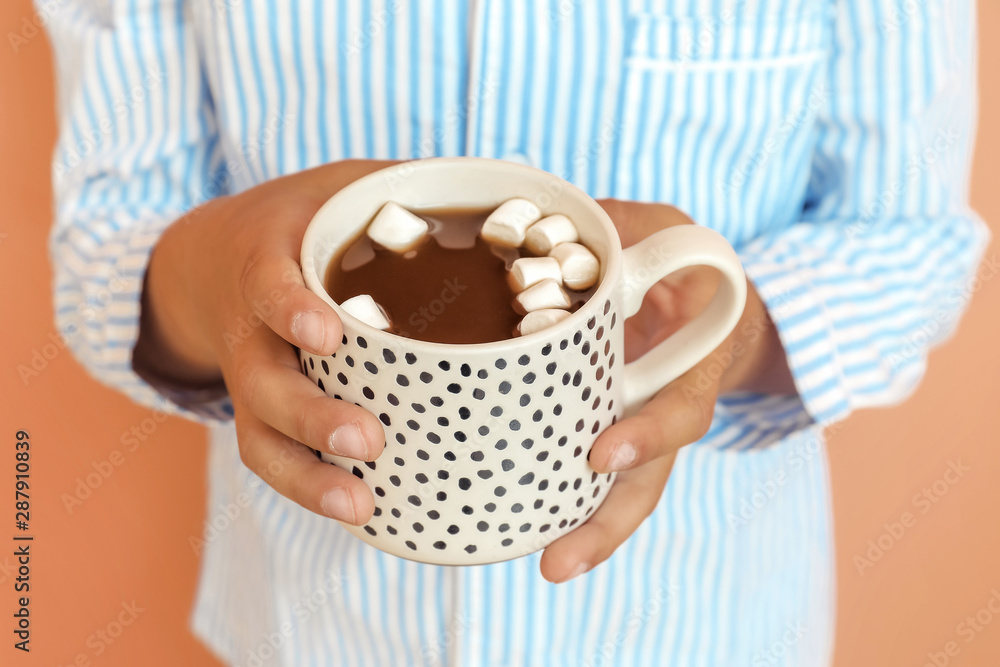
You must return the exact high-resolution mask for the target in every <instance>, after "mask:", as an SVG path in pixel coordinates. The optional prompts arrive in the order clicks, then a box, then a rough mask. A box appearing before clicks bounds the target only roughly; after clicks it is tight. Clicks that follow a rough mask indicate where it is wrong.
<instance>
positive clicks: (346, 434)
mask: <svg viewBox="0 0 1000 667" xmlns="http://www.w3.org/2000/svg"><path fill="white" fill-rule="evenodd" d="M330 451H331V452H333V453H334V454H336V455H337V456H349V457H350V458H352V459H362V460H364V459H366V458H367V457H368V443H367V442H365V437H364V436H363V435H361V429H360V428H358V425H357V424H356V423H354V422H351V423H350V424H344V425H343V426H340V427H338V428H337V430H336V431H334V432H333V433H332V434H330Z"/></svg>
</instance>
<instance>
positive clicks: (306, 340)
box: [292, 312, 326, 352]
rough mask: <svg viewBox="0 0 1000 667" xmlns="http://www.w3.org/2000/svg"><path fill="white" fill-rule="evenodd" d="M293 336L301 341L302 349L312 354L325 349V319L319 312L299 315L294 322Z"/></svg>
mask: <svg viewBox="0 0 1000 667" xmlns="http://www.w3.org/2000/svg"><path fill="white" fill-rule="evenodd" d="M292 334H293V335H294V336H295V337H296V338H297V339H298V340H299V342H300V343H301V344H302V347H305V348H308V349H309V350H310V351H312V352H318V351H319V350H320V349H322V348H323V342H324V341H325V340H326V327H324V326H323V318H322V317H321V316H320V314H319V313H317V312H309V313H298V314H297V315H296V316H295V319H293V320H292Z"/></svg>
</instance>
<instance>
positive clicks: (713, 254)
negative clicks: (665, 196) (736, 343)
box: [621, 225, 747, 416]
mask: <svg viewBox="0 0 1000 667" xmlns="http://www.w3.org/2000/svg"><path fill="white" fill-rule="evenodd" d="M622 259H623V263H624V269H623V271H622V282H621V285H622V292H623V299H622V304H623V309H624V315H625V317H626V318H628V317H632V316H633V315H635V314H636V313H637V312H639V308H640V307H641V306H642V299H643V297H644V296H645V295H646V292H647V291H649V289H650V288H651V287H652V286H653V285H655V284H656V283H657V282H659V281H660V280H661V279H662V278H665V277H666V276H668V275H669V274H671V273H673V272H674V271H677V270H678V269H683V268H685V267H688V266H698V265H701V266H712V267H715V268H716V269H718V270H719V271H720V272H721V274H722V280H721V281H720V282H719V288H718V290H717V291H716V293H715V296H714V297H713V298H712V301H711V302H710V303H709V304H708V306H707V307H706V308H705V310H704V311H702V312H701V314H699V315H698V316H697V317H695V318H694V319H693V320H691V321H690V322H688V323H687V324H685V325H684V326H683V327H681V328H680V329H679V330H678V331H676V332H674V333H673V334H672V335H671V336H670V337H669V338H667V339H666V340H664V341H662V342H660V343H659V344H657V345H656V346H655V347H653V348H652V349H651V350H649V351H648V352H646V353H645V354H644V355H642V356H641V357H639V358H638V359H636V360H634V361H632V362H631V363H629V364H626V365H625V383H624V384H625V386H624V394H625V416H628V415H630V414H633V413H634V412H636V411H637V410H638V409H639V408H640V407H642V405H643V404H644V403H646V401H648V400H649V399H650V398H652V397H653V395H654V394H656V392H658V391H659V390H660V389H662V388H663V387H664V386H666V385H667V384H669V383H670V382H673V381H674V380H676V379H677V378H678V377H680V376H681V375H682V374H684V373H685V372H687V371H688V370H690V369H691V368H692V367H693V366H694V365H695V364H697V363H698V362H699V361H701V360H702V359H704V358H705V357H707V356H708V355H709V354H711V353H712V351H713V350H714V349H715V348H716V347H718V346H719V345H721V344H722V341H724V340H725V339H726V336H728V335H729V333H730V332H731V331H732V330H733V328H735V326H736V324H737V322H739V320H740V316H741V315H742V314H743V307H744V305H745V304H746V298H747V284H746V274H744V272H743V265H742V264H741V263H740V259H739V257H738V256H737V255H736V251H735V250H733V248H732V246H730V245H729V243H728V242H727V241H726V239H725V238H724V237H723V236H722V234H719V233H718V232H716V231H715V230H713V229H709V228H707V227H699V226H696V225H678V226H676V227H668V228H667V229H663V230H660V231H658V232H656V233H655V234H653V235H652V236H649V237H647V238H645V239H643V240H642V241H640V242H639V243H636V244H635V245H632V246H629V247H628V248H626V249H625V250H624V251H622Z"/></svg>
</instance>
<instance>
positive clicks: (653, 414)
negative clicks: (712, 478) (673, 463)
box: [589, 362, 718, 472]
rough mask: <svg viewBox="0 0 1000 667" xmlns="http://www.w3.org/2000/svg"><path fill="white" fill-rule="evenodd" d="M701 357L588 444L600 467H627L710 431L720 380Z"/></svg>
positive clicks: (592, 458) (592, 461)
mask: <svg viewBox="0 0 1000 667" xmlns="http://www.w3.org/2000/svg"><path fill="white" fill-rule="evenodd" d="M705 366H706V362H702V363H700V364H698V365H697V366H695V367H694V368H692V369H691V370H689V371H688V372H687V373H685V374H684V375H682V376H681V377H679V378H677V379H676V380H674V381H673V382H671V383H670V384H669V385H667V386H666V387H664V388H663V389H661V390H660V391H659V392H658V393H657V394H656V395H655V396H654V397H653V398H652V399H650V400H649V402H648V403H646V405H644V406H643V407H642V409H641V410H639V412H638V413H637V414H636V415H634V416H632V417H629V418H628V419H623V420H622V421H620V422H618V423H617V424H614V425H613V426H610V427H608V428H607V429H605V430H604V432H603V433H601V435H600V436H598V438H597V440H596V441H595V442H594V446H593V447H592V448H591V450H590V455H589V460H590V465H591V466H593V468H594V470H596V471H598V472H612V471H621V470H628V469H630V468H636V467H639V466H642V465H645V464H647V463H648V462H650V461H653V460H655V459H657V458H659V457H663V456H668V455H672V454H675V453H676V452H677V450H678V449H680V448H681V447H683V446H684V445H688V444H691V443H692V442H696V441H698V440H700V439H701V438H702V437H704V436H705V434H706V433H708V429H709V427H711V425H712V414H713V413H714V411H715V399H716V396H717V394H718V381H717V380H715V379H712V378H711V376H710V375H709V374H708V372H707V370H706V367H705Z"/></svg>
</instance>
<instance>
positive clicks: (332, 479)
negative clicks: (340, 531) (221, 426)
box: [236, 410, 375, 525]
mask: <svg viewBox="0 0 1000 667" xmlns="http://www.w3.org/2000/svg"><path fill="white" fill-rule="evenodd" d="M236 437H237V442H238V443H239V449H240V458H241V459H242V461H243V463H244V465H246V467H247V468H249V469H250V470H252V471H253V472H255V473H256V474H257V475H258V476H259V477H260V478H261V479H263V480H264V481H265V482H267V484H269V485H270V486H271V487H272V488H273V489H274V490H275V491H277V492H278V493H280V494H281V495H283V496H285V497H286V498H288V499H290V500H292V501H294V502H296V503H298V504H299V505H302V507H305V508H306V509H307V510H310V511H312V512H315V513H316V514H321V515H323V516H328V517H330V518H333V519H337V520H339V521H344V522H346V523H351V524H355V525H361V524H364V523H367V522H368V520H369V519H371V516H372V512H373V511H374V509H375V498H374V497H373V496H372V493H371V491H370V490H369V489H368V487H367V486H366V485H365V483H364V482H363V481H361V480H360V479H358V478H357V477H355V476H354V475H352V474H351V473H349V472H347V471H346V470H343V469H342V468H338V467H337V466H334V465H330V464H329V463H326V462H325V461H321V460H319V459H318V458H317V457H316V453H315V452H314V451H312V450H311V449H309V448H308V447H306V446H305V445H302V444H300V443H298V442H295V441H294V440H292V439H291V438H289V437H288V436H286V435H283V434H281V433H279V432H278V431H276V430H274V429H273V428H271V427H270V426H268V425H267V424H265V423H264V422H262V421H260V420H259V419H257V418H256V417H254V416H253V415H250V414H248V413H247V412H246V411H239V410H238V411H237V413H236Z"/></svg>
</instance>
